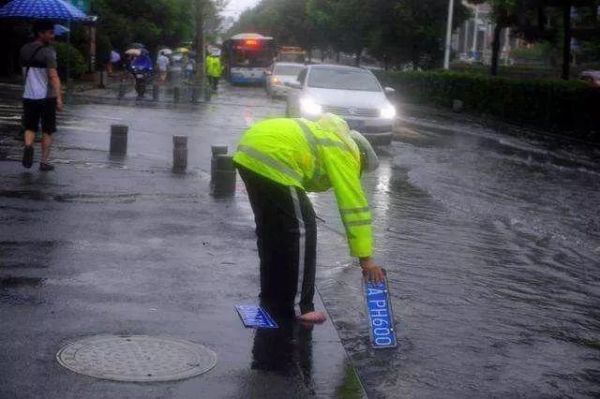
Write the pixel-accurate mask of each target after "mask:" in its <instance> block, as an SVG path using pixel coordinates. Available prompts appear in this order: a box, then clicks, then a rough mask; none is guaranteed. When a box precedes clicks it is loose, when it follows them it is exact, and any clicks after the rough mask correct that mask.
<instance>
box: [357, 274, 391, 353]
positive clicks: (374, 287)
mask: <svg viewBox="0 0 600 399" xmlns="http://www.w3.org/2000/svg"><path fill="white" fill-rule="evenodd" d="M363 286H364V290H365V299H366V302H367V313H368V315H369V331H370V333H371V345H372V346H373V348H376V349H381V348H394V347H396V344H397V342H396V332H395V331H394V314H393V312H392V303H391V302H390V296H389V291H388V285H387V280H384V281H383V282H382V283H379V284H374V283H372V282H370V281H369V282H365V283H364V284H363Z"/></svg>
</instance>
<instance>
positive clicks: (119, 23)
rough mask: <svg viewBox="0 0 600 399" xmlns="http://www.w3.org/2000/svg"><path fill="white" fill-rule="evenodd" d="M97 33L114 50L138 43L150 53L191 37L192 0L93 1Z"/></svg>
mask: <svg viewBox="0 0 600 399" xmlns="http://www.w3.org/2000/svg"><path fill="white" fill-rule="evenodd" d="M92 4H93V7H94V12H95V13H97V14H98V16H99V21H98V34H99V35H105V36H107V37H108V39H109V40H110V42H111V44H112V45H113V46H114V48H115V49H117V50H123V49H124V48H125V47H126V46H127V45H129V44H130V43H133V42H141V43H143V44H144V45H146V46H147V47H148V48H149V49H150V50H156V49H157V48H158V47H159V46H161V45H167V46H172V47H174V46H178V45H179V44H180V43H181V42H182V41H184V40H191V39H192V37H193V27H194V24H193V16H192V0H136V1H122V0H94V2H93V3H92Z"/></svg>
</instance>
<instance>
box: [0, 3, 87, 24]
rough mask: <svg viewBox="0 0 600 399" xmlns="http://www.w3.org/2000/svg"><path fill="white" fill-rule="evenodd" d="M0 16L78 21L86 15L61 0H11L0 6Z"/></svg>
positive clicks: (85, 17)
mask: <svg viewBox="0 0 600 399" xmlns="http://www.w3.org/2000/svg"><path fill="white" fill-rule="evenodd" d="M0 18H27V19H52V20H60V21H79V20H85V19H87V16H86V15H85V14H84V13H83V12H81V11H80V10H79V9H78V8H77V7H75V6H74V5H72V4H70V3H67V2H66V1H63V0H13V1H11V2H10V3H7V4H6V5H5V6H4V7H2V8H0Z"/></svg>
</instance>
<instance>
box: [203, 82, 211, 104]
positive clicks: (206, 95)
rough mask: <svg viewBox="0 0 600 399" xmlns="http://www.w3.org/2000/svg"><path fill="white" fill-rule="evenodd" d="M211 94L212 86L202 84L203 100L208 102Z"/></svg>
mask: <svg viewBox="0 0 600 399" xmlns="http://www.w3.org/2000/svg"><path fill="white" fill-rule="evenodd" d="M211 96H212V88H211V87H210V84H208V83H206V84H205V85H204V101H206V102H209V101H210V98H211Z"/></svg>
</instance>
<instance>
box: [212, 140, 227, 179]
mask: <svg viewBox="0 0 600 399" xmlns="http://www.w3.org/2000/svg"><path fill="white" fill-rule="evenodd" d="M210 150H211V152H212V158H211V159H210V186H211V188H212V186H213V184H214V182H215V170H217V156H219V155H226V154H227V151H228V149H227V146H226V145H213V146H211V147H210Z"/></svg>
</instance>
